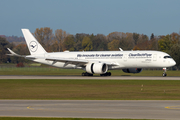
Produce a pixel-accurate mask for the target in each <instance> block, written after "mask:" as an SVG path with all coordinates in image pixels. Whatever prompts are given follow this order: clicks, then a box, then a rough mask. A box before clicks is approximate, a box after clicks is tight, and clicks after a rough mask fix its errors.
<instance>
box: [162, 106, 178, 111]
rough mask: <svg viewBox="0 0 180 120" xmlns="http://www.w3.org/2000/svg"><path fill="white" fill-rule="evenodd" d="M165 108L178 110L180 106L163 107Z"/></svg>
mask: <svg viewBox="0 0 180 120" xmlns="http://www.w3.org/2000/svg"><path fill="white" fill-rule="evenodd" d="M165 108H167V109H176V110H177V109H179V110H180V106H167V107H165Z"/></svg>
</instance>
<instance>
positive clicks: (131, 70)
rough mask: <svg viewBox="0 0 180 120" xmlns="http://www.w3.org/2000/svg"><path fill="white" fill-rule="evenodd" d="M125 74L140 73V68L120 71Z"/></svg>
mask: <svg viewBox="0 0 180 120" xmlns="http://www.w3.org/2000/svg"><path fill="white" fill-rule="evenodd" d="M122 71H123V72H125V73H140V72H141V71H142V68H129V69H122Z"/></svg>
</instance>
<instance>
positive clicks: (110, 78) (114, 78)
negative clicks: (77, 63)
mask: <svg viewBox="0 0 180 120" xmlns="http://www.w3.org/2000/svg"><path fill="white" fill-rule="evenodd" d="M0 79H74V80H75V79H81V80H87V79H90V80H93V79H95V80H97V79H98V80H180V77H152V76H140V77H139V76H24V75H9V76H5V75H1V76H0Z"/></svg>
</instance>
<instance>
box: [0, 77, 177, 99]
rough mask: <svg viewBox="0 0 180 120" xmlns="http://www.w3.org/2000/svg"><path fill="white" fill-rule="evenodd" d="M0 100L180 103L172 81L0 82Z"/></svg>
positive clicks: (174, 83)
mask: <svg viewBox="0 0 180 120" xmlns="http://www.w3.org/2000/svg"><path fill="white" fill-rule="evenodd" d="M0 85H1V87H0V99H45V100H180V87H179V86H180V81H172V80H166V81H163V80H39V79H38V80H34V79H33V80H0Z"/></svg>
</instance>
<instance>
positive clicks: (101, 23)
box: [0, 0, 180, 36]
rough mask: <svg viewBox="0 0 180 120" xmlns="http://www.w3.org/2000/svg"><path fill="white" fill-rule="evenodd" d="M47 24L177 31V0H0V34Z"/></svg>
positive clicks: (105, 30)
mask: <svg viewBox="0 0 180 120" xmlns="http://www.w3.org/2000/svg"><path fill="white" fill-rule="evenodd" d="M41 27H50V28H51V29H53V31H55V30H56V29H62V30H65V31H66V32H67V33H70V34H73V35H75V34H76V33H87V34H92V33H93V34H95V35H96V34H104V35H108V34H109V33H111V32H115V31H117V32H130V33H133V32H136V33H139V34H146V35H148V36H150V35H151V34H152V33H154V35H167V34H171V33H172V32H177V33H179V31H180V0H0V35H7V36H11V35H14V36H23V35H22V32H21V28H28V29H30V31H31V32H34V31H35V29H36V28H41Z"/></svg>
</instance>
